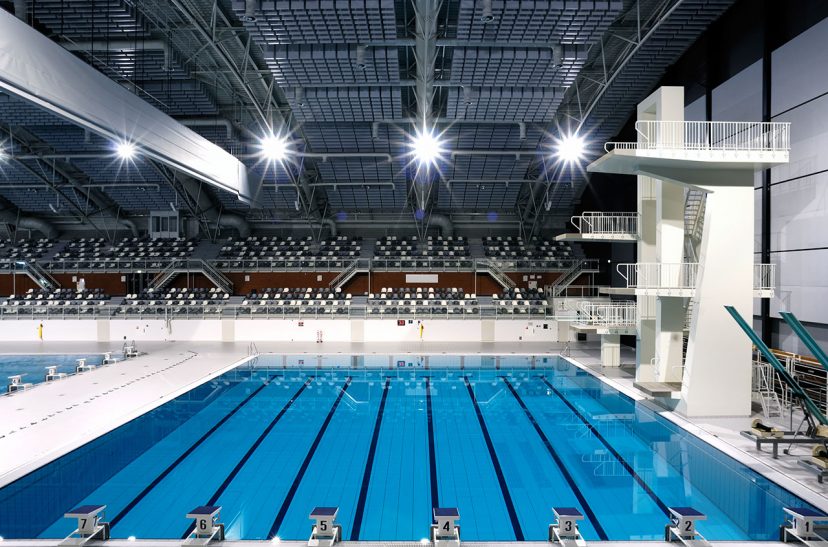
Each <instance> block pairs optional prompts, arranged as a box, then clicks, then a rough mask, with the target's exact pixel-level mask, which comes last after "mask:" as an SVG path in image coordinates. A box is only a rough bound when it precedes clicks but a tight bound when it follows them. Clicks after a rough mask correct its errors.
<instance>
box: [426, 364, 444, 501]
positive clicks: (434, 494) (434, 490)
mask: <svg viewBox="0 0 828 547" xmlns="http://www.w3.org/2000/svg"><path fill="white" fill-rule="evenodd" d="M425 381H426V418H427V420H428V475H429V478H430V480H431V507H440V489H439V488H438V486H437V451H436V450H435V449H434V418H433V416H434V413H433V411H432V410H431V376H426V377H425Z"/></svg>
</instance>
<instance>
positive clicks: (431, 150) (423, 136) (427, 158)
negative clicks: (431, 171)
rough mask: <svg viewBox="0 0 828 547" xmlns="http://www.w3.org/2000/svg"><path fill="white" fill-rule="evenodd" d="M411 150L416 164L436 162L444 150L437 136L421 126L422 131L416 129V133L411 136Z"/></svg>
mask: <svg viewBox="0 0 828 547" xmlns="http://www.w3.org/2000/svg"><path fill="white" fill-rule="evenodd" d="M411 152H412V154H414V159H416V160H417V163H418V164H420V165H432V164H435V163H437V160H439V159H440V158H441V157H442V155H443V153H444V152H445V150H444V149H443V142H442V141H441V140H440V138H439V136H438V135H435V134H434V131H433V130H428V129H426V128H423V130H422V131H420V130H417V133H416V135H414V136H412V138H411Z"/></svg>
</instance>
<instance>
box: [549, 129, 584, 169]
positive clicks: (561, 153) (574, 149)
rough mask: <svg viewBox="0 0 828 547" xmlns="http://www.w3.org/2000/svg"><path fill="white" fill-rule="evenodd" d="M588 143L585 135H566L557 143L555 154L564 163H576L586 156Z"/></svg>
mask: <svg viewBox="0 0 828 547" xmlns="http://www.w3.org/2000/svg"><path fill="white" fill-rule="evenodd" d="M584 152H586V144H585V143H584V139H583V137H579V136H578V135H565V136H564V137H563V138H561V139H560V140H558V141H557V142H556V143H555V155H556V156H558V160H560V161H562V162H564V163H575V162H577V161H580V160H581V159H583V157H584Z"/></svg>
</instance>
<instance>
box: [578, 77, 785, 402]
mask: <svg viewBox="0 0 828 547" xmlns="http://www.w3.org/2000/svg"><path fill="white" fill-rule="evenodd" d="M635 129H636V133H637V140H636V142H609V143H606V145H605V147H604V148H605V150H606V154H605V155H604V156H602V157H601V158H599V159H597V160H596V161H594V162H593V163H592V164H591V165H589V167H588V168H587V170H588V171H589V172H592V173H617V174H625V175H637V189H638V211H637V213H636V216H637V220H638V226H636V228H637V230H636V232H637V233H636V236H637V239H636V245H637V250H638V253H637V260H638V262H637V263H635V264H619V265H617V270H618V272H619V274H620V275H621V277H622V279H624V280H625V283H626V286H625V287H620V288H614V289H611V290H610V291H608V292H610V294H613V293H614V294H628V295H635V297H636V303H637V309H638V314H637V319H636V323H637V325H636V336H637V344H636V380H637V381H638V382H663V383H670V382H681V399H680V401H679V403H678V406H677V410H678V411H679V412H682V413H684V414H686V415H688V416H748V415H749V414H750V405H751V345H750V340H748V339H747V338H746V337H745V336H743V334H742V333H741V332H740V331H739V328H738V326H737V325H735V324H734V323H733V321H732V320H731V319H730V317H729V315H728V313H727V311H726V310H725V306H726V305H732V306H734V307H735V308H736V309H737V310H738V311H739V313H741V314H742V315H743V316H745V317H750V316H752V315H753V298H754V297H755V296H759V297H769V296H771V295H772V293H773V288H774V286H775V269H774V267H773V265H770V264H755V263H754V252H753V245H754V244H753V242H754V197H753V194H754V173H755V172H757V171H760V170H763V169H767V168H770V167H773V166H775V165H779V164H783V163H787V162H788V154H789V149H790V125H789V124H788V123H775V122H772V123H765V122H695V121H688V122H686V121H684V89H683V88H681V87H661V88H659V89H657V90H656V91H655V92H653V94H652V95H650V96H649V97H647V98H646V99H644V101H642V102H641V103H640V104H639V105H638V119H637V121H636V124H635ZM691 203H693V204H695V205H694V214H695V215H696V216H697V217H698V218H697V219H696V221H695V222H694V223H691V225H692V226H693V227H694V228H693V231H696V230H697V233H696V234H693V233H688V229H687V227H688V223H687V221H686V217H687V214H688V213H687V211H688V207H690V204H691ZM693 236H696V237H695V239H694V237H693ZM685 331H687V332H688V334H687V335H686V337H687V349H686V356H685V355H684V340H685Z"/></svg>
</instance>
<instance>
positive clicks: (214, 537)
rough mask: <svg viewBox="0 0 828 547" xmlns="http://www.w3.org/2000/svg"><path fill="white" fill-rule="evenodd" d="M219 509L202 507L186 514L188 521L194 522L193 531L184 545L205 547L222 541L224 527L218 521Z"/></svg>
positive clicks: (210, 506) (207, 506) (211, 506)
mask: <svg viewBox="0 0 828 547" xmlns="http://www.w3.org/2000/svg"><path fill="white" fill-rule="evenodd" d="M219 512H221V507H217V506H213V505H202V506H200V507H196V508H195V509H193V510H192V511H190V512H189V513H187V518H188V519H193V520H194V521H195V523H194V526H193V530H192V532H190V535H188V536H187V539H185V540H184V545H207V544H208V543H210V542H212V541H224V525H223V524H221V523H220V522H219V521H218V519H219Z"/></svg>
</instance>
